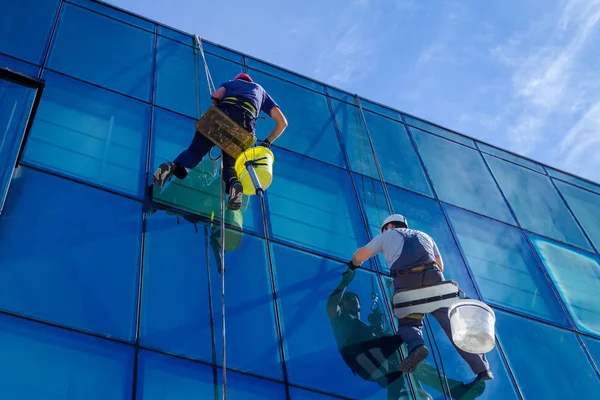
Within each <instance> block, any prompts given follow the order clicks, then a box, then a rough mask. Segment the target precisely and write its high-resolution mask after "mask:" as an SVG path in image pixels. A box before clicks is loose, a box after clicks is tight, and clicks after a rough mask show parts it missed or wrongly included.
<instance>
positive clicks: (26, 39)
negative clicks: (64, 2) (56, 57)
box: [0, 0, 60, 65]
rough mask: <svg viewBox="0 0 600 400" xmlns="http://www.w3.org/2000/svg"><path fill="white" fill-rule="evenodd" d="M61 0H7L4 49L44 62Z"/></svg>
mask: <svg viewBox="0 0 600 400" xmlns="http://www.w3.org/2000/svg"><path fill="white" fill-rule="evenodd" d="M59 4H60V0H47V1H40V0H20V1H18V2H17V1H14V2H13V1H3V2H2V11H1V12H0V52H2V53H5V54H8V55H11V56H14V57H17V58H20V59H22V60H25V61H29V62H31V63H34V64H38V65H40V64H41V63H42V60H43V58H44V53H45V52H46V46H47V45H48V39H49V38H50V33H51V32H52V26H53V25H54V19H55V18H56V12H57V11H58V6H59Z"/></svg>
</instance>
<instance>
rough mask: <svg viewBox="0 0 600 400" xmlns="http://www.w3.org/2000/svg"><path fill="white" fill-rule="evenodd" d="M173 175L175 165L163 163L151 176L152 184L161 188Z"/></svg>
mask: <svg viewBox="0 0 600 400" xmlns="http://www.w3.org/2000/svg"><path fill="white" fill-rule="evenodd" d="M174 174H175V164H173V163H172V162H164V163H162V164H160V165H159V166H158V168H157V169H156V172H154V174H153V175H152V182H154V184H155V185H156V186H159V187H160V188H162V187H163V186H165V183H167V181H168V180H169V179H171V177H172V176H173V175H174Z"/></svg>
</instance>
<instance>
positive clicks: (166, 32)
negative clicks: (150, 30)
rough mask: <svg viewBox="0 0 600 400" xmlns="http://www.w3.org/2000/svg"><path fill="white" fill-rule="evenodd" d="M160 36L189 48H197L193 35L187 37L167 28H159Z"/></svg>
mask: <svg viewBox="0 0 600 400" xmlns="http://www.w3.org/2000/svg"><path fill="white" fill-rule="evenodd" d="M158 34H159V35H162V36H165V37H168V38H169V39H173V40H175V41H177V42H179V43H183V44H187V45H188V46H195V45H196V41H195V40H194V38H193V37H192V36H191V35H186V34H184V33H181V32H177V31H176V30H173V29H170V28H167V27H165V26H161V25H159V26H158Z"/></svg>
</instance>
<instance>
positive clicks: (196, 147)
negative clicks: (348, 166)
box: [152, 74, 288, 210]
mask: <svg viewBox="0 0 600 400" xmlns="http://www.w3.org/2000/svg"><path fill="white" fill-rule="evenodd" d="M211 100H212V103H213V105H215V106H217V107H218V108H219V109H220V110H221V111H223V112H224V113H225V114H227V115H228V116H229V117H230V118H231V119H232V120H233V121H235V122H236V123H237V124H238V125H240V126H241V127H242V128H244V129H246V130H247V131H248V132H250V133H252V134H253V135H254V134H255V129H254V127H255V124H256V120H257V119H258V114H259V112H260V111H263V112H265V113H266V114H269V115H270V116H271V118H273V119H274V120H275V127H274V128H273V131H272V132H271V134H270V135H269V136H268V137H267V138H266V139H265V140H263V141H261V142H260V143H259V145H260V146H264V147H267V148H269V147H270V146H271V143H273V142H274V141H275V140H276V139H277V138H278V137H279V136H280V135H281V134H282V133H283V131H284V130H285V128H287V126H288V123H287V120H286V118H285V116H284V115H283V113H282V112H281V110H280V108H279V106H278V105H277V103H275V101H274V100H273V99H272V98H271V96H269V94H268V93H267V92H266V91H265V89H263V87H262V86H260V85H259V84H257V83H255V82H253V81H252V78H250V76H249V75H248V74H238V75H237V76H236V77H235V78H234V80H232V81H228V82H225V83H223V84H221V86H220V87H219V89H217V90H216V91H215V92H214V93H212V95H211ZM213 146H214V143H213V142H211V141H210V140H209V139H208V138H206V137H205V136H203V135H202V134H201V133H200V132H198V131H196V133H195V134H194V138H193V140H192V143H191V144H190V146H189V147H188V148H187V149H186V150H184V151H183V152H182V153H181V154H179V156H177V158H175V160H173V161H172V162H165V163H162V164H161V165H160V166H159V167H158V169H157V170H156V172H154V174H153V175H152V181H153V182H154V184H155V185H157V186H159V187H161V188H162V187H163V186H164V184H165V183H166V182H167V181H168V180H169V179H170V178H171V177H172V176H175V177H177V178H179V179H185V177H186V176H187V174H188V172H189V171H190V170H191V169H193V168H194V167H196V166H197V165H198V164H199V163H200V162H201V161H202V159H203V158H204V157H205V156H206V155H207V154H208V153H209V152H210V150H211V149H212V148H213ZM222 178H223V181H224V182H225V192H226V193H227V194H228V195H229V197H228V200H227V208H228V209H230V210H239V209H240V207H241V205H242V194H243V187H242V184H241V182H240V181H239V180H238V179H237V174H236V171H235V159H234V158H233V157H231V156H229V155H228V154H226V153H223V177H222Z"/></svg>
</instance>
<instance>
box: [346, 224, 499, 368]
mask: <svg viewBox="0 0 600 400" xmlns="http://www.w3.org/2000/svg"><path fill="white" fill-rule="evenodd" d="M378 253H382V254H383V257H384V258H385V260H386V261H387V263H388V265H389V266H390V272H391V274H392V277H393V278H394V289H395V291H396V292H398V291H401V290H410V289H418V288H421V287H426V286H432V285H435V284H437V283H439V282H442V281H443V280H444V275H443V271H444V263H443V260H442V256H441V255H440V252H439V250H438V247H437V245H436V243H435V241H434V240H433V239H432V238H431V237H430V236H429V235H427V234H426V233H424V232H421V231H418V230H414V229H408V222H407V221H406V218H405V217H404V216H402V215H400V214H393V215H390V216H389V217H387V218H386V219H385V221H384V222H383V225H382V227H381V234H380V235H377V237H375V238H374V239H373V240H371V241H370V242H369V243H368V244H367V245H366V246H364V247H361V248H360V249H358V250H357V251H356V252H355V253H354V255H353V256H352V260H350V261H349V262H348V267H349V268H350V269H352V270H354V269H356V268H358V267H359V266H360V264H361V263H363V262H364V261H366V260H367V259H369V258H371V257H372V256H374V255H376V254H378ZM432 314H433V316H434V317H435V319H436V320H437V321H438V322H439V324H440V325H441V327H442V328H443V329H444V332H446V335H447V336H448V338H449V339H450V341H451V342H452V332H451V329H450V319H449V318H448V308H441V309H438V310H436V311H434V312H432ZM424 317H425V316H424V315H423V314H411V315H409V316H408V317H405V318H400V319H398V335H399V336H400V337H401V338H402V340H403V341H404V342H405V343H406V344H407V346H408V356H407V357H406V358H405V359H404V360H403V361H402V363H401V364H400V369H401V370H402V371H403V372H406V373H411V372H413V371H414V370H415V368H416V367H417V365H418V364H419V363H420V362H421V361H423V360H424V359H425V358H426V357H427V356H428V355H429V350H428V349H427V347H426V346H425V341H424V340H423V334H422V332H421V330H422V328H423V318H424ZM452 344H453V345H454V342H452ZM454 347H455V348H456V350H457V351H458V353H459V354H460V356H461V357H462V358H463V360H465V361H466V362H467V364H469V366H470V367H471V370H472V371H473V372H474V373H475V374H476V375H477V377H476V378H475V379H476V380H489V379H493V378H494V376H493V374H492V372H491V370H490V366H489V364H488V361H487V359H486V357H485V355H484V354H471V353H467V352H465V351H462V350H460V349H459V348H458V347H457V346H456V345H454Z"/></svg>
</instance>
